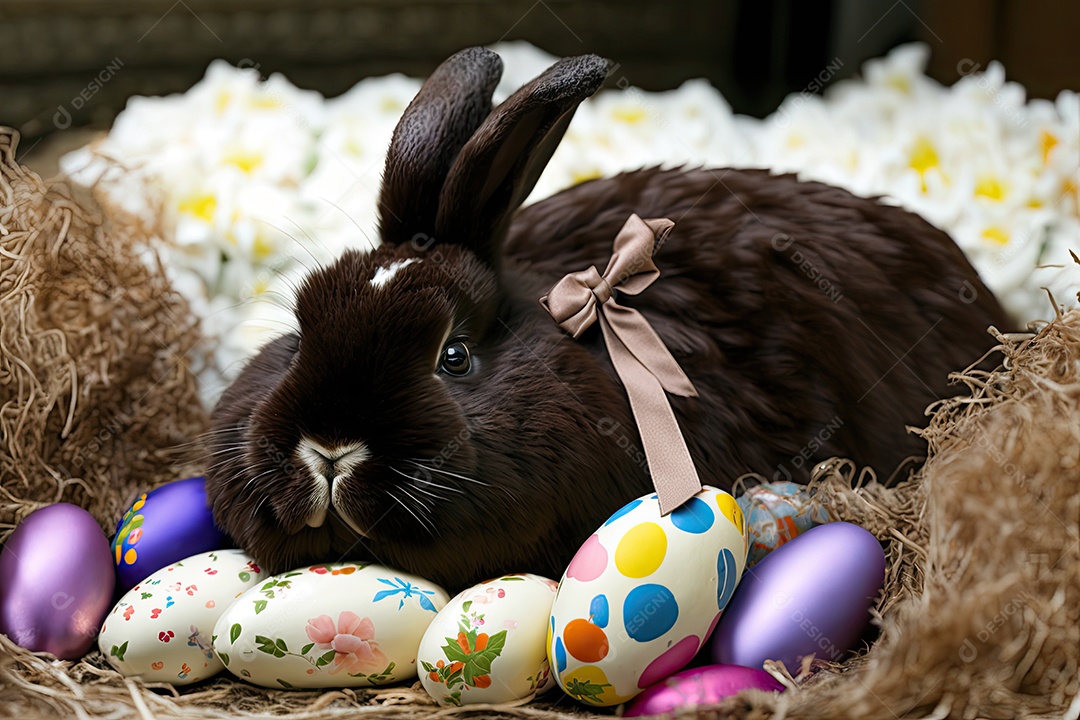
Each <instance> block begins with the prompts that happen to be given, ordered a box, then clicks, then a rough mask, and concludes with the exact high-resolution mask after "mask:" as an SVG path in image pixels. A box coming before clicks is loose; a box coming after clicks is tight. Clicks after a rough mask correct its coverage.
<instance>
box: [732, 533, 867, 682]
mask: <svg viewBox="0 0 1080 720" xmlns="http://www.w3.org/2000/svg"><path fill="white" fill-rule="evenodd" d="M884 580H885V553H884V552H883V551H882V549H881V545H880V543H878V541H877V538H875V537H874V536H873V535H871V534H870V533H869V532H867V531H866V530H864V529H862V528H861V527H859V526H858V525H852V524H851V523H846V522H834V523H828V524H827V525H820V526H818V527H814V528H811V529H810V530H807V531H806V532H805V533H803V534H802V535H799V536H797V537H795V538H793V539H792V540H790V541H788V542H787V543H786V544H784V545H782V546H780V547H779V548H777V549H776V550H774V551H772V552H771V553H769V554H768V555H766V556H765V558H764V559H763V560H762V561H761V562H759V563H758V564H757V565H755V566H754V567H753V569H751V570H750V571H748V572H747V573H746V574H745V575H744V576H743V579H742V582H741V583H739V587H738V589H736V591H735V595H734V596H733V597H732V598H731V603H730V604H729V605H728V606H727V609H726V610H724V613H723V615H722V616H721V618H720V623H719V624H718V625H717V627H716V633H715V634H714V635H713V648H712V649H713V661H715V662H717V663H721V664H732V665H745V666H747V667H752V668H760V667H761V666H762V663H764V662H765V661H766V660H782V661H783V662H784V664H785V665H786V666H787V667H788V668H789V669H793V668H795V667H796V666H797V664H798V662H799V659H800V658H801V657H803V656H806V655H809V654H811V653H814V654H815V655H816V656H817V657H818V658H821V659H824V660H838V659H839V658H840V656H842V655H843V654H844V653H845V652H846V651H848V650H849V649H851V648H852V647H853V646H854V645H855V643H856V642H857V641H858V640H859V637H860V636H861V635H862V633H863V630H865V629H866V625H867V623H868V622H869V621H870V607H871V606H872V605H873V603H874V598H875V596H876V595H877V593H878V591H879V590H880V589H881V585H882V583H883V582H884Z"/></svg>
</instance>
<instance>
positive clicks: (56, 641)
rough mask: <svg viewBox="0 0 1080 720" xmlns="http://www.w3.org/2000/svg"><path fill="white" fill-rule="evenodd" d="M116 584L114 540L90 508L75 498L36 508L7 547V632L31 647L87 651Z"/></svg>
mask: <svg viewBox="0 0 1080 720" xmlns="http://www.w3.org/2000/svg"><path fill="white" fill-rule="evenodd" d="M114 584H115V578H114V574H113V565H112V560H111V559H110V557H109V541H108V539H106V537H105V533H104V532H102V530H101V526H100V525H98V523H97V520H95V519H94V518H93V516H91V515H90V513H88V512H86V511H85V510H83V509H82V508H80V507H77V506H75V505H71V504H70V503H59V504H57V505H49V506H48V507H43V508H41V509H39V510H35V511H34V512H32V513H30V514H29V515H27V516H26V518H25V519H24V520H23V521H22V522H21V523H20V524H19V526H18V527H17V528H15V530H14V532H12V533H11V535H10V536H9V537H8V539H7V542H5V543H4V548H3V550H2V551H0V632H2V633H4V634H5V635H7V636H8V637H9V638H11V639H12V641H14V642H15V643H16V644H18V645H20V646H22V647H24V648H26V649H28V650H33V651H35V652H50V653H52V654H53V655H55V656H56V657H58V658H63V659H65V660H75V659H77V658H80V657H82V656H83V655H85V654H86V651H87V650H89V649H90V647H91V646H92V645H93V644H94V638H96V637H97V633H98V628H100V627H101V620H102V618H104V617H105V613H106V612H108V610H109V603H111V602H112V594H113V587H114Z"/></svg>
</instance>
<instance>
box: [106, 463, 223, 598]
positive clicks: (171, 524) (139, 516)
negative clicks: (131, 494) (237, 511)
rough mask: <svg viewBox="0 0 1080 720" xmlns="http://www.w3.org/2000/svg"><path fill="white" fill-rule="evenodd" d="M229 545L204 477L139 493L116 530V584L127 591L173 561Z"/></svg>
mask: <svg viewBox="0 0 1080 720" xmlns="http://www.w3.org/2000/svg"><path fill="white" fill-rule="evenodd" d="M227 544H228V538H227V536H226V535H225V534H224V533H222V532H221V531H220V530H218V528H217V526H216V525H215V524H214V516H213V514H212V513H211V511H210V506H209V505H208V504H207V502H206V481H205V479H204V478H201V477H194V478H188V479H187V480H177V481H176V482H171V483H168V484H167V485H162V486H161V487H159V488H157V489H156V490H151V491H150V492H146V493H142V494H141V495H139V497H138V498H137V499H136V500H135V503H134V504H133V505H132V506H131V507H130V508H129V509H128V511H127V512H126V513H124V517H123V519H121V520H120V522H119V524H118V525H117V526H116V536H115V537H114V538H113V543H112V549H113V560H114V561H115V562H116V580H117V584H118V585H119V587H120V590H121V591H123V592H126V591H127V590H129V589H130V588H132V587H134V586H135V584H136V583H138V582H139V581H141V580H142V579H143V578H145V577H149V575H150V574H151V573H153V572H155V571H157V570H160V569H161V568H163V567H165V566H166V565H169V564H170V563H174V562H177V561H178V560H183V559H184V558H186V557H191V556H192V555H197V554H199V553H202V552H206V551H208V550H217V549H219V548H222V547H224V546H226V545H227Z"/></svg>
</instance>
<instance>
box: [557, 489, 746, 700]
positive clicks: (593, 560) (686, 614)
mask: <svg viewBox="0 0 1080 720" xmlns="http://www.w3.org/2000/svg"><path fill="white" fill-rule="evenodd" d="M748 545H749V540H748V536H747V531H746V523H745V520H744V518H743V513H742V510H741V509H740V508H739V505H738V503H736V502H735V499H734V498H733V497H732V496H731V495H729V494H728V493H726V492H724V491H722V490H716V489H715V488H711V487H706V488H704V489H703V490H702V491H701V492H699V493H698V494H697V495H696V496H694V497H693V498H691V499H690V500H689V501H687V502H686V503H685V504H684V505H682V506H681V507H679V508H678V509H676V510H675V511H674V512H672V513H670V514H669V515H667V516H665V517H662V516H661V515H660V505H659V502H658V500H657V498H656V495H648V496H645V497H641V498H638V499H637V500H634V501H632V502H630V503H628V504H627V505H625V506H624V507H623V508H621V509H620V510H618V511H617V512H616V513H615V514H614V515H612V516H611V517H610V518H608V520H607V522H605V523H604V524H603V526H602V527H600V529H599V530H597V531H596V532H595V533H593V534H592V535H591V536H590V537H589V539H588V540H586V541H585V543H584V545H582V546H581V549H580V550H578V552H577V554H576V555H575V556H574V559H573V560H572V561H571V563H570V567H569V568H567V570H566V574H565V575H564V576H563V580H562V583H560V585H559V591H558V594H557V595H556V596H555V602H554V605H553V606H552V610H551V620H550V625H549V629H548V658H549V662H550V664H551V668H552V670H553V672H554V674H555V677H556V680H557V681H558V683H559V685H560V686H561V687H562V689H563V690H564V691H565V692H566V693H567V694H568V695H570V696H572V697H574V698H575V699H577V700H579V701H581V702H583V703H586V704H589V705H596V706H606V705H618V704H619V703H623V702H626V701H627V700H629V699H630V698H632V697H634V696H635V695H637V694H638V693H639V692H641V691H642V690H644V689H645V688H647V687H649V686H650V685H653V684H655V683H657V682H659V681H661V680H663V679H664V678H666V677H668V676H669V675H672V674H673V673H675V672H678V671H679V670H681V669H682V668H683V667H684V666H686V664H687V663H689V662H690V660H692V659H693V657H694V656H695V655H696V654H697V652H698V650H699V649H700V648H701V645H702V644H703V643H704V642H705V641H706V640H707V639H708V637H709V635H710V634H711V633H712V630H713V628H714V627H715V626H716V622H717V620H719V619H720V612H721V611H722V610H723V609H724V607H725V606H726V605H727V603H728V601H729V600H730V599H731V595H732V593H734V592H735V586H736V585H737V584H738V582H739V578H740V577H741V576H742V572H743V568H744V567H745V564H746V554H747V550H748Z"/></svg>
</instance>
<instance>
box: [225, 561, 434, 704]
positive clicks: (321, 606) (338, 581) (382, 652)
mask: <svg viewBox="0 0 1080 720" xmlns="http://www.w3.org/2000/svg"><path fill="white" fill-rule="evenodd" d="M446 601H447V594H446V591H445V590H443V589H442V588H441V587H439V586H438V585H435V584H434V583H431V582H428V581H427V580H424V579H423V578H419V577H416V576H415V575H409V574H406V573H402V572H398V571H396V570H392V569H390V568H387V567H384V566H382V565H365V564H362V563H348V562H347V563H331V564H325V565H315V566H312V567H309V568H302V569H298V570H294V571H292V572H287V573H282V574H281V575H275V576H274V577H271V578H269V579H267V580H266V581H265V582H263V583H261V584H260V585H258V586H256V587H254V588H252V589H251V590H249V591H247V592H246V593H244V594H243V595H241V596H240V597H239V598H237V601H236V602H235V603H233V605H232V606H231V607H230V608H229V609H228V611H226V612H225V614H224V615H222V616H221V619H220V620H219V621H218V623H217V626H216V627H215V628H214V650H215V651H216V652H217V654H218V657H220V658H221V661H222V662H223V663H224V664H225V667H226V668H228V669H229V671H230V672H232V673H233V674H234V675H236V676H237V677H240V678H243V679H244V680H247V681H249V682H252V683H255V684H256V685H262V686H264V687H274V688H294V687H295V688H324V687H368V686H373V685H387V684H391V683H396V682H400V681H402V680H408V679H410V678H413V677H415V676H416V651H417V648H418V647H419V645H420V639H421V638H422V637H423V635H424V631H425V630H426V629H427V627H428V625H429V624H431V621H432V620H434V619H435V616H436V613H438V611H439V609H440V608H442V607H443V606H444V605H446Z"/></svg>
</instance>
